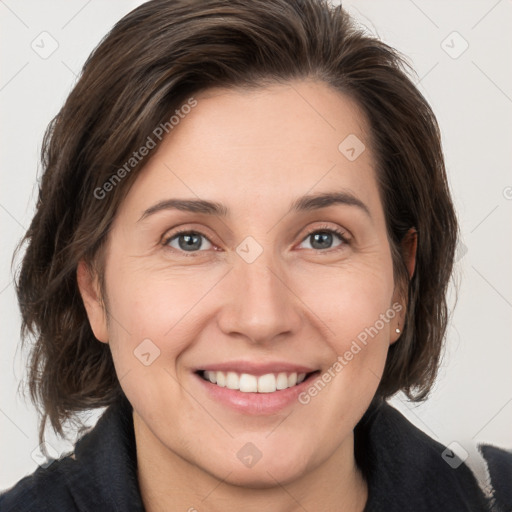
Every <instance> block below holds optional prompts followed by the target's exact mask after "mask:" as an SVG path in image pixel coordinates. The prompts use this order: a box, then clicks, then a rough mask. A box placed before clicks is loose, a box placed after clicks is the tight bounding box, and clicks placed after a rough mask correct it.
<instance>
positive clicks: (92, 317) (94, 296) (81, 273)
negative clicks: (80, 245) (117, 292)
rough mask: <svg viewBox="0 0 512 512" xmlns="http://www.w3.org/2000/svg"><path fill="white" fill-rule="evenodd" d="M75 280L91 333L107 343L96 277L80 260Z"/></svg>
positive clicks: (104, 311)
mask: <svg viewBox="0 0 512 512" xmlns="http://www.w3.org/2000/svg"><path fill="white" fill-rule="evenodd" d="M76 278H77V283H78V289H79V290H80V295H81V296H82V300H83V302H84V306H85V310H86V311H87V317H88V318H89V323H90V324H91V329H92V332H93V333H94V336H95V337H96V338H97V339H98V340H99V341H101V342H103V343H108V328H107V312H106V309H105V306H104V304H103V299H102V297H101V292H100V286H99V280H98V276H97V274H96V272H94V271H93V270H92V269H91V268H90V266H89V265H88V264H87V263H86V262H85V261H84V260H80V262H79V263H78V267H77V270H76Z"/></svg>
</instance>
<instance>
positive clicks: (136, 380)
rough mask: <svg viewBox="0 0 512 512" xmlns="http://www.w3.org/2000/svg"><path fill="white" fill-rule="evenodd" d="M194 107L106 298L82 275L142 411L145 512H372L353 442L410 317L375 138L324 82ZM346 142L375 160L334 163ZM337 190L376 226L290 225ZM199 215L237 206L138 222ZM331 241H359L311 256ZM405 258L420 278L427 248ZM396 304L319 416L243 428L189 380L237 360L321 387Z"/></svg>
mask: <svg viewBox="0 0 512 512" xmlns="http://www.w3.org/2000/svg"><path fill="white" fill-rule="evenodd" d="M195 98H196V99H197V101H198V104H197V106H196V107H195V108H194V109H192V111H191V112H190V113H189V114H188V115H187V116H186V117H185V118H184V119H183V120H181V122H180V123H179V125H177V126H176V127H175V128H174V129H173V130H172V132H171V133H170V134H169V135H168V136H167V138H166V139H165V140H164V143H163V144H162V145H161V146H160V147H159V148H158V150H156V151H155V154H154V155H153V156H152V158H151V160H149V162H148V163H147V165H146V166H145V167H144V169H143V170H142V171H141V173H140V175H139V176H138V177H137V179H136V181H135V183H134V185H133V187H132V188H131V189H130V191H129V193H128V195H127V197H126V198H125V200H124V201H123V203H122V205H121V207H120V209H119V211H118V213H117V216H116V218H115V220H114V223H113V226H112V230H111V232H110V235H109V239H108V243H107V252H106V259H105V282H106V293H107V297H101V293H100V289H99V286H98V279H97V276H95V275H94V274H93V273H92V272H91V271H89V269H88V267H87V266H86V265H85V263H84V262H81V263H80V265H79V268H78V282H79V287H80V291H81V294H82V297H83V300H84V304H85V306H86V309H87V313H88V316H89V320H90V323H91V327H92V329H93V331H94V334H95V336H96V337H97V339H98V340H99V341H101V342H104V343H109V344H110V348H111V351H112V355H113V359H114V363H115V367H116V372H117V375H118V377H119V379H120V382H121V385H122V387H123V390H124V392H125V394H126V395H127V397H128V399H129V400H130V402H131V403H132V405H133V408H134V414H133V419H134V425H135V433H136V444H137V457H138V465H139V484H140V488H141V493H142V497H143V500H144V503H145V506H146V509H147V510H148V511H152V512H153V511H161V510H162V511H163V510H193V509H197V510H208V511H217V510H218V511H220V510H222V511H230V510H240V509H244V510H249V511H252V510H254V511H256V510H258V511H259V510H272V511H294V510H303V509H306V510H311V511H313V510H344V511H362V510H363V508H364V505H365V503H366V500H367V493H368V490H367V485H366V482H365V480H364V478H363V477H362V475H361V473H360V472H359V470H358V468H357V466H356V464H355V459H354V453H353V450H354V438H353V429H354V426H355V425H356V424H357V422H358V421H359V419H360V418H361V417H362V416H363V414H364V412H365V411H366V409H367V408H368V406H369V404H370V402H371V400H372V398H373V396H374V395H375V391H376V389H377V387H378V384H379V381H380V378H381V375H382V372H383V369H384V364H385V360H386V354H387V351H388V348H389V346H390V344H391V343H394V342H395V341H396V340H397V339H398V337H399V334H397V333H396V332H395V328H396V327H397V325H400V326H403V318H404V315H405V302H404V300H403V298H402V297H401V296H400V295H399V293H398V287H396V286H395V284H396V283H395V282H394V279H393V267H392V260H391V252H390V246H389V242H388V238H387V234H386V228H385V218H384V211H383V207H382V203H381V200H380V197H379V191H378V188H377V181H376V176H375V157H374V154H373V153H372V151H371V148H370V143H369V140H368V133H369V127H368V124H367V121H366V119H365V117H364V116H363V114H362V112H361V111H360V109H359V108H358V107H357V105H356V104H355V103H354V102H353V101H352V100H351V99H349V98H348V97H346V96H344V95H342V94H340V93H339V92H337V91H334V90H333V89H331V88H330V87H329V86H328V85H326V84H323V83H319V82H306V81H297V82H290V83H288V84H280V85H272V86H265V87H262V88H260V89H257V90H251V91H247V90H246V91H243V90H236V89H235V90H221V89H218V90H209V91H207V92H204V93H202V94H199V95H197V96H195ZM349 134H355V135H356V136H357V137H358V138H359V139H360V140H361V141H362V142H363V143H364V144H365V146H366V149H365V151H363V152H362V153H361V155H360V156H359V157H358V158H357V159H356V160H354V161H349V160H348V159H347V158H346V157H345V156H344V155H343V154H342V153H341V152H340V151H339V150H338V145H339V144H340V142H341V141H343V140H344V139H345V138H346V137H347V136H348V135H349ZM338 190H344V191H348V192H350V193H351V194H352V195H354V196H355V197H357V198H358V199H359V200H360V201H362V202H363V203H364V204H365V205H366V207H367V209H368V212H369V213H366V212H364V211H363V210H362V209H361V208H358V207H357V206H353V205H346V204H335V205H331V206H329V207H327V208H323V209H318V210H312V211H307V212H290V213H288V209H289V205H290V204H291V203H292V201H294V200H295V199H296V198H298V197H300V196H302V195H304V194H312V193H318V192H332V191H338ZM197 197H199V198H201V199H208V200H214V201H218V202H221V203H223V204H225V205H226V206H227V207H228V208H229V210H230V212H231V213H230V215H229V216H228V217H226V218H221V217H219V216H211V215H206V214H202V213H201V214H200V213H189V212H183V211H178V210H171V209H170V210H162V211H159V212H157V213H154V214H153V215H149V216H147V217H146V218H145V219H143V220H141V221H139V219H140V217H141V216H142V214H143V212H144V211H145V210H146V209H148V208H149V207H151V206H153V205H154V204H156V203H158V202H159V201H161V200H164V199H169V198H182V199H184V198H192V199H196V198H197ZM177 227H179V228H186V229H188V230H190V231H194V232H196V233H197V232H200V233H201V234H203V235H204V236H205V237H206V238H202V241H203V245H202V246H201V248H200V249H199V250H195V252H194V253H193V255H192V256H191V255H190V254H191V253H190V252H186V251H184V250H183V249H180V248H179V243H178V242H179V240H178V239H177V238H174V242H170V244H171V245H170V246H169V245H167V246H166V245H165V239H166V238H168V237H169V236H172V234H173V233H174V232H175V231H176V228H177ZM333 228H339V229H341V230H342V232H343V233H345V234H346V237H348V239H349V241H348V242H342V241H341V239H339V238H338V237H337V235H335V234H333V237H332V242H331V246H330V247H329V246H328V248H321V249H318V248H315V246H313V244H314V241H312V237H311V236H308V234H310V232H313V233H314V232H317V231H322V230H324V231H325V229H333ZM247 236H251V237H253V238H254V239H255V240H256V241H257V242H258V244H259V245H260V246H261V248H262V253H261V255H260V256H259V257H258V258H257V259H256V260H255V261H254V262H252V263H247V262H246V261H245V260H244V259H243V258H241V257H240V256H239V254H238V253H237V252H236V248H237V246H238V245H239V244H240V243H241V242H242V241H243V240H244V239H245V237H247ZM163 239H164V241H163ZM316 247H318V246H316ZM403 251H404V255H405V257H406V259H407V264H408V267H409V271H410V273H412V272H413V269H414V257H415V242H412V243H409V245H408V246H407V247H403ZM397 302H398V303H400V304H402V306H403V307H402V311H401V312H400V313H399V314H397V315H396V316H395V317H394V318H393V319H392V320H390V321H389V323H385V326H384V328H382V329H381V330H380V331H379V332H378V335H376V336H375V337H373V338H372V339H371V341H370V342H369V343H368V344H367V345H366V346H365V347H364V348H363V349H362V350H361V351H360V352H359V353H357V355H355V356H354V358H353V359H352V360H351V361H350V362H349V363H348V364H347V365H346V366H344V368H343V370H342V371H341V372H339V373H337V374H336V376H335V378H333V379H332V380H331V382H329V383H328V385H327V386H325V388H324V389H323V390H322V391H321V392H320V393H318V395H317V396H316V397H314V399H312V400H311V401H310V402H309V403H308V404H307V405H302V404H300V403H299V402H294V403H293V404H292V405H291V406H289V407H287V408H286V409H284V410H282V411H279V412H278V413H275V414H270V415H246V414H242V413H240V412H237V411H234V410H231V409H229V408H227V407H226V406H225V405H223V404H220V403H219V402H217V401H216V400H214V399H213V398H211V397H210V396H209V395H208V394H207V393H205V391H204V389H203V388H202V386H201V383H200V382H199V381H198V379H197V376H196V375H194V373H193V371H194V370H195V369H196V368H198V367H201V366H202V365H203V366H204V365H205V364H207V363H208V364H212V363H219V362H224V361H230V360H234V359H246V360H250V361H276V360H279V361H289V362H292V363H296V364H305V365H307V366H312V367H314V368H318V369H320V370H321V372H322V373H323V372H325V371H327V370H328V368H329V367H332V365H333V363H334V362H335V361H336V358H337V356H338V355H342V354H344V353H345V352H346V351H347V350H349V349H350V346H351V343H352V341H353V340H355V339H356V338H357V336H358V334H360V333H361V332H362V331H364V329H365V328H367V327H369V326H373V325H374V324H375V322H376V321H377V320H378V319H379V315H381V314H383V313H385V312H386V311H388V310H389V309H390V308H391V307H392V305H393V304H394V303H397ZM105 303H106V304H107V310H108V313H107V312H106V309H105V308H104V304H105ZM147 338H149V339H150V340H152V342H153V343H154V344H155V345H156V346H157V347H158V349H159V350H160V356H159V357H158V358H157V359H155V360H154V362H152V364H150V365H149V366H145V365H144V364H142V363H141V362H140V361H139V360H138V359H137V358H136V357H134V350H135V349H136V348H137V346H138V345H139V344H140V343H141V341H142V340H144V339H147ZM249 442H250V443H252V444H254V445H255V446H256V447H257V448H258V450H259V451H260V452H261V454H262V458H261V459H260V460H259V461H258V462H257V464H255V465H254V466H253V467H251V468H249V467H246V466H245V465H244V464H242V463H241V461H240V460H239V458H238V457H237V452H238V451H239V450H240V449H241V447H243V446H244V445H245V444H246V443H249ZM340 507H343V508H340Z"/></svg>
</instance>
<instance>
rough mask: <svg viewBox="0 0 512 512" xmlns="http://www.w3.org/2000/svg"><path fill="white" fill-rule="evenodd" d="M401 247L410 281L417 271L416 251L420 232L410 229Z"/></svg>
mask: <svg viewBox="0 0 512 512" xmlns="http://www.w3.org/2000/svg"><path fill="white" fill-rule="evenodd" d="M400 245H401V250H402V256H403V258H404V262H405V265H406V267H407V271H408V272H409V279H412V276H413V275H414V270H415V269H416V249H417V247H418V232H417V231H416V229H414V228H411V229H409V231H407V233H406V234H405V236H404V238H403V239H402V242H401V244H400Z"/></svg>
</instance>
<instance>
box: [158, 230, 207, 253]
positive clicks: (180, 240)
mask: <svg viewBox="0 0 512 512" xmlns="http://www.w3.org/2000/svg"><path fill="white" fill-rule="evenodd" d="M203 240H206V247H204V245H205V244H203ZM164 245H166V246H169V247H172V248H173V249H176V250H178V251H184V252H198V251H199V252H200V249H201V248H202V249H203V250H207V249H211V248H212V247H213V244H212V243H211V242H210V240H208V238H206V236H205V235H203V234H202V233H199V232H197V231H178V232H177V233H174V234H173V235H172V236H170V237H168V238H167V239H166V240H165V241H164Z"/></svg>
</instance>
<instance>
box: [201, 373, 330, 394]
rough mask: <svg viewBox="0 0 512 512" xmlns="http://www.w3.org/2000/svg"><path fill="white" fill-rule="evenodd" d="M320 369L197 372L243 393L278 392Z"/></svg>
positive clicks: (215, 382) (301, 381) (309, 376)
mask: <svg viewBox="0 0 512 512" xmlns="http://www.w3.org/2000/svg"><path fill="white" fill-rule="evenodd" d="M318 373H320V370H315V371H312V372H301V373H298V372H277V373H265V374H264V375H253V374H251V373H239V372H235V371H217V370H198V371H197V372H196V374H197V375H199V377H201V378H202V379H203V380H205V381H206V382H209V383H210V384H213V385H215V386H217V387H219V388H226V389H231V390H234V391H239V392H241V393H276V392H279V391H285V390H287V389H289V388H294V387H297V386H299V385H300V384H302V383H303V382H305V381H307V380H309V379H311V378H312V377H313V376H314V375H316V374H318Z"/></svg>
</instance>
